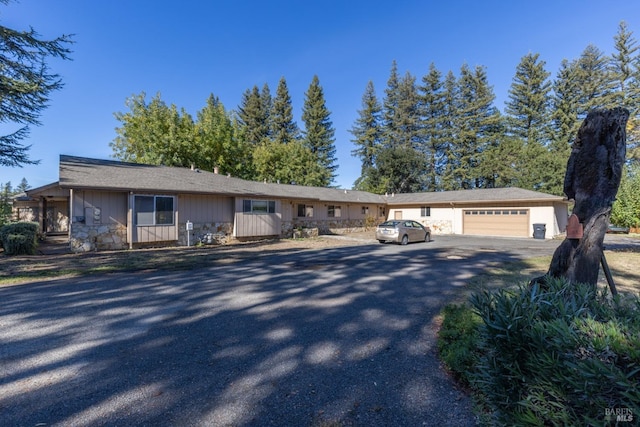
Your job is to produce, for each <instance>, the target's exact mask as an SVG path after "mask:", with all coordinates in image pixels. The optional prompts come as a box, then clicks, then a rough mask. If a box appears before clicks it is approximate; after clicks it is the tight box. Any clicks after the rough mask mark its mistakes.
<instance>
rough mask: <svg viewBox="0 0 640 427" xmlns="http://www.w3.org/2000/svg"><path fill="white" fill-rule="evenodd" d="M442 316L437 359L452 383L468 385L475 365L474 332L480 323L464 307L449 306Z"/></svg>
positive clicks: (476, 342)
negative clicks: (450, 375)
mask: <svg viewBox="0 0 640 427" xmlns="http://www.w3.org/2000/svg"><path fill="white" fill-rule="evenodd" d="M442 315H443V320H442V326H441V327H440V331H439V333H438V351H439V352H440V358H441V359H442V361H443V362H444V363H445V365H447V367H448V368H449V369H450V371H451V372H452V374H453V375H454V376H455V377H456V379H458V380H459V381H461V382H462V383H463V384H465V385H469V383H470V379H469V373H470V372H472V370H473V367H474V366H475V364H476V363H477V360H476V359H477V355H476V350H477V348H478V342H479V339H480V333H479V331H478V330H479V326H480V324H481V323H482V320H481V319H480V316H478V315H477V314H475V313H474V312H473V311H472V310H471V307H469V306H468V305H464V304H459V305H456V304H449V305H447V306H446V307H445V308H444V310H443V312H442Z"/></svg>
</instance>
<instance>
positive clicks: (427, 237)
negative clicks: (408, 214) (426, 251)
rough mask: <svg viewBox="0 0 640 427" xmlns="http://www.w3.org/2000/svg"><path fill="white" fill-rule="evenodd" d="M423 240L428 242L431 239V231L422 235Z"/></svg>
mask: <svg viewBox="0 0 640 427" xmlns="http://www.w3.org/2000/svg"><path fill="white" fill-rule="evenodd" d="M424 241H425V242H430V241H431V233H427V234H425V235H424Z"/></svg>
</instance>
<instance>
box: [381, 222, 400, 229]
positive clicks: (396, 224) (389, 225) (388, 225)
mask: <svg viewBox="0 0 640 427" xmlns="http://www.w3.org/2000/svg"><path fill="white" fill-rule="evenodd" d="M398 224H400V221H385V222H383V223H382V224H380V225H379V226H378V227H393V228H395V227H397V226H398Z"/></svg>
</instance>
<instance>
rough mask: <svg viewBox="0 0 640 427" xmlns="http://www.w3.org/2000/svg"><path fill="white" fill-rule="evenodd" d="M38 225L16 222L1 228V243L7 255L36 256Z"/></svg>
mask: <svg viewBox="0 0 640 427" xmlns="http://www.w3.org/2000/svg"><path fill="white" fill-rule="evenodd" d="M37 236H38V223H36V222H15V223H12V224H7V225H4V226H2V227H1V228H0V242H2V247H3V248H4V251H5V254H7V255H34V254H35V253H36V249H37V247H38V239H37Z"/></svg>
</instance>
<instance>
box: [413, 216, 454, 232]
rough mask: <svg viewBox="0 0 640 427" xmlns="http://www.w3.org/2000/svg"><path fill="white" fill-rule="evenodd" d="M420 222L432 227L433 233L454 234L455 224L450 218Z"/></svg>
mask: <svg viewBox="0 0 640 427" xmlns="http://www.w3.org/2000/svg"><path fill="white" fill-rule="evenodd" d="M420 222H421V223H422V225H425V226H427V227H429V228H430V229H431V234H453V226H452V224H451V221H450V220H448V219H442V220H437V221H429V220H427V221H420Z"/></svg>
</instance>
